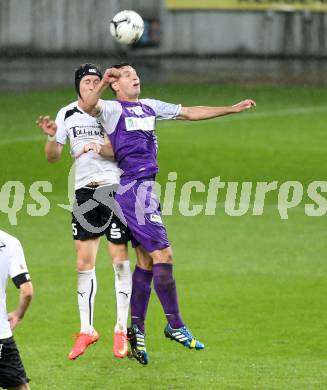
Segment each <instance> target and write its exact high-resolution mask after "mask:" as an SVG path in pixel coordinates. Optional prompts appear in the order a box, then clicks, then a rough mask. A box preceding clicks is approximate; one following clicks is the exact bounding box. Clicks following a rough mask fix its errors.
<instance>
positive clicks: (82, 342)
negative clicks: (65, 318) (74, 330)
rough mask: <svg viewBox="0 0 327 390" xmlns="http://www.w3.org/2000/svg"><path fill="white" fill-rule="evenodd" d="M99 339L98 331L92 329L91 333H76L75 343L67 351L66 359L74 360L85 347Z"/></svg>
mask: <svg viewBox="0 0 327 390" xmlns="http://www.w3.org/2000/svg"><path fill="white" fill-rule="evenodd" d="M98 340H99V335H98V333H97V332H96V331H95V330H94V331H93V334H91V335H89V334H86V333H78V334H77V335H76V340H75V344H74V346H73V348H72V350H71V351H70V352H69V355H68V359H69V360H75V359H76V358H78V357H79V356H80V355H82V354H83V353H84V351H85V350H86V348H87V347H88V346H90V345H92V344H94V343H96V342H97V341H98Z"/></svg>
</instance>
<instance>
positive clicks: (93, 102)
mask: <svg viewBox="0 0 327 390" xmlns="http://www.w3.org/2000/svg"><path fill="white" fill-rule="evenodd" d="M119 77H120V71H119V70H118V69H115V68H109V69H107V70H106V71H105V72H104V74H103V78H102V80H101V81H100V82H99V84H98V85H97V86H96V87H95V88H94V90H93V91H91V92H90V93H89V94H88V95H87V96H86V97H85V98H84V99H83V100H82V101H80V102H79V105H80V106H81V108H82V109H83V110H84V111H85V112H88V113H89V114H90V115H93V116H96V115H97V114H98V113H99V112H100V110H101V107H100V104H99V99H100V98H101V96H102V94H103V92H104V91H105V90H106V89H107V88H108V86H109V85H110V84H112V83H114V82H115V81H117V80H118V79H119Z"/></svg>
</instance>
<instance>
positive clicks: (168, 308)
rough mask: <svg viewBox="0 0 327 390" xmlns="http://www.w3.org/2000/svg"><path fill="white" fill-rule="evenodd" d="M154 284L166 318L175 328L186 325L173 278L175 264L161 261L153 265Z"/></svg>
mask: <svg viewBox="0 0 327 390" xmlns="http://www.w3.org/2000/svg"><path fill="white" fill-rule="evenodd" d="M152 270H153V285H154V289H155V290H156V293H157V295H158V298H159V299H160V302H161V305H162V307H163V309H164V312H165V315H166V318H167V321H168V323H169V324H170V326H171V327H172V328H174V329H177V328H180V327H182V326H184V323H183V321H182V319H181V317H180V314H179V307H178V298H177V290H176V283H175V280H174V278H173V265H172V264H166V263H159V264H154V265H153V269H152Z"/></svg>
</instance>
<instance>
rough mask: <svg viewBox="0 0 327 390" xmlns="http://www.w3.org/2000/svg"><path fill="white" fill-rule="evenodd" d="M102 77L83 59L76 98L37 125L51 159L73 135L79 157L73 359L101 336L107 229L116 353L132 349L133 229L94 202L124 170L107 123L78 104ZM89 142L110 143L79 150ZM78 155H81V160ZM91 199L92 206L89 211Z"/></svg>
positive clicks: (72, 146)
mask: <svg viewBox="0 0 327 390" xmlns="http://www.w3.org/2000/svg"><path fill="white" fill-rule="evenodd" d="M101 77H102V75H101V71H100V70H99V68H98V67H97V66H95V65H93V64H82V65H81V66H80V67H79V68H78V69H77V70H76V72H75V87H76V92H77V94H78V100H77V101H75V102H73V103H71V104H69V105H67V106H65V107H63V108H62V109H61V110H60V111H59V112H58V114H57V117H56V120H55V121H53V120H51V119H50V118H49V117H40V118H39V120H38V121H37V124H38V126H39V127H40V128H41V129H42V131H43V132H44V133H45V134H47V135H48V141H47V143H46V145H45V154H46V158H47V160H48V161H49V162H55V161H57V160H58V159H59V158H60V155H61V153H62V149H63V146H64V144H66V141H67V139H69V142H70V149H71V155H72V157H73V158H74V159H75V161H76V162H75V204H74V211H73V213H72V229H73V235H74V240H75V247H76V252H77V272H78V289H77V293H78V306H79V312H80V321H81V329H80V333H79V335H78V337H77V339H76V342H75V344H74V346H73V348H72V350H71V352H70V353H69V355H68V358H69V359H70V360H73V359H76V358H77V357H78V356H80V355H81V354H82V353H83V352H84V351H85V349H86V348H87V347H88V346H89V345H91V344H93V343H95V342H96V341H97V340H98V338H99V336H98V334H97V332H96V330H95V329H94V327H93V311H94V298H95V294H96V290H97V282H96V274H95V262H96V255H97V251H98V247H99V242H100V237H101V235H103V234H105V235H106V237H107V240H108V252H109V255H110V257H111V258H112V262H113V268H114V272H115V289H116V303H117V304H116V307H117V322H116V325H115V330H114V355H115V356H116V357H119V358H123V357H125V356H127V348H128V347H127V335H126V334H127V319H128V311H129V303H130V297H131V288H132V278H131V271H130V264H129V260H128V251H127V242H128V241H129V231H128V228H126V226H125V225H124V224H123V223H122V222H121V221H120V219H119V218H117V217H116V216H115V214H114V213H113V212H112V210H111V209H110V208H109V207H108V205H105V204H102V203H101V202H96V201H95V199H96V195H97V194H99V193H100V194H101V193H106V194H110V195H111V194H113V193H114V189H115V186H117V185H118V184H119V177H120V170H119V169H118V167H117V164H116V163H115V162H114V161H113V159H112V160H110V157H112V156H113V153H112V149H111V145H110V143H109V141H108V139H107V138H106V136H105V132H104V129H103V127H102V126H101V124H100V123H99V122H98V121H97V120H96V119H95V118H93V117H91V116H90V115H88V114H87V113H85V112H84V111H83V110H82V109H81V108H80V104H79V103H80V102H81V100H82V99H83V98H85V97H86V96H87V95H88V94H89V93H90V92H91V91H92V90H93V89H94V88H95V86H96V85H97V84H98V83H99V82H100V80H101ZM90 142H96V143H97V144H100V145H104V144H107V148H106V149H105V153H104V155H101V154H98V153H95V152H93V151H91V152H90V153H86V154H83V155H81V153H83V151H84V147H85V145H87V144H89V143H90ZM80 155H81V156H80ZM78 156H80V158H78V159H77V157H78ZM108 157H109V159H108ZM112 196H113V195H112ZM92 202H93V205H92ZM88 204H90V207H88V208H87V210H86V209H85V207H86V206H87V205H88Z"/></svg>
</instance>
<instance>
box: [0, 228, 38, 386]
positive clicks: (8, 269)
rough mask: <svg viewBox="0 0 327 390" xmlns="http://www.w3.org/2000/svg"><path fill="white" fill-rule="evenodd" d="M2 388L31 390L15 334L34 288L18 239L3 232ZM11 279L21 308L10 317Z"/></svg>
mask: <svg viewBox="0 0 327 390" xmlns="http://www.w3.org/2000/svg"><path fill="white" fill-rule="evenodd" d="M0 265H1V266H0V387H2V388H4V389H17V390H28V389H29V388H30V387H29V385H28V381H29V380H28V378H27V376H26V373H25V369H24V366H23V363H22V361H21V358H20V355H19V351H18V349H17V347H16V343H15V341H14V338H13V334H12V330H13V329H14V328H15V327H16V325H17V324H18V322H19V321H21V320H22V319H23V317H24V314H25V312H26V310H27V308H28V306H29V304H30V302H31V299H32V295H33V286H32V282H31V279H30V276H29V273H28V270H27V266H26V262H25V257H24V252H23V248H22V246H21V244H20V242H19V241H18V240H17V238H15V237H13V236H10V235H9V234H7V233H5V232H3V231H2V230H0ZM8 278H11V279H12V281H13V282H14V284H15V286H16V287H17V288H19V289H20V297H19V305H18V307H17V309H16V310H15V311H13V312H11V313H7V307H6V287H7V281H8Z"/></svg>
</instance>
